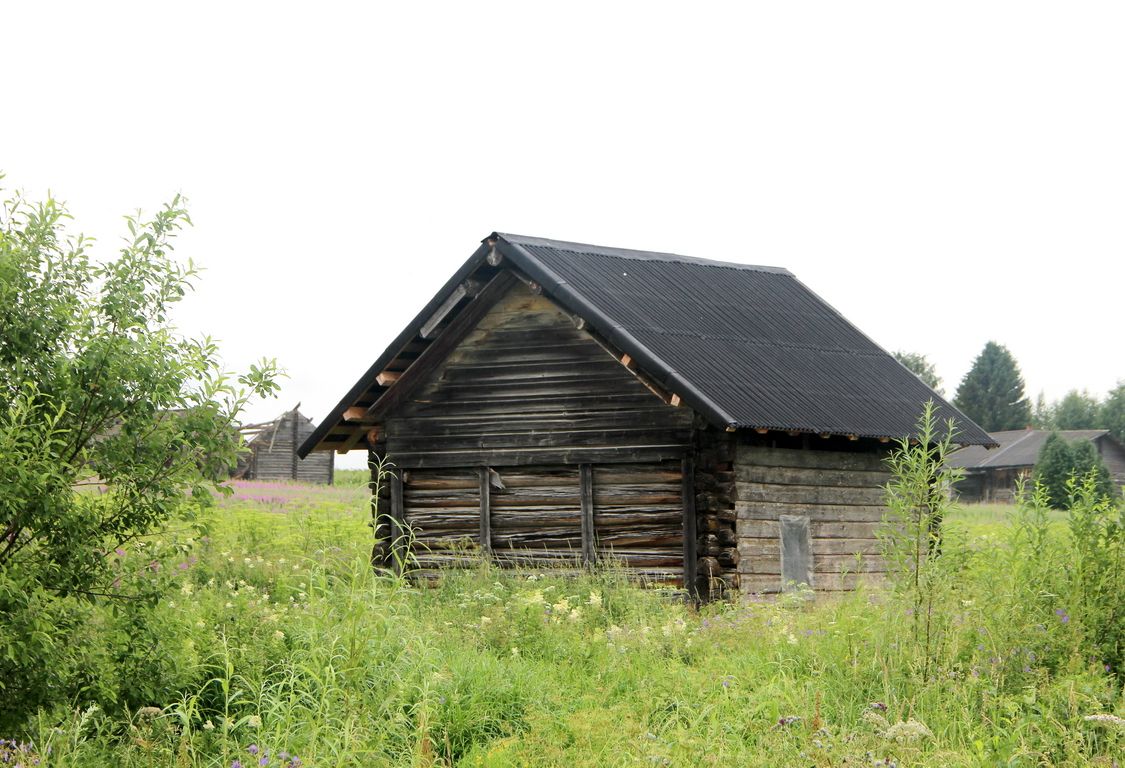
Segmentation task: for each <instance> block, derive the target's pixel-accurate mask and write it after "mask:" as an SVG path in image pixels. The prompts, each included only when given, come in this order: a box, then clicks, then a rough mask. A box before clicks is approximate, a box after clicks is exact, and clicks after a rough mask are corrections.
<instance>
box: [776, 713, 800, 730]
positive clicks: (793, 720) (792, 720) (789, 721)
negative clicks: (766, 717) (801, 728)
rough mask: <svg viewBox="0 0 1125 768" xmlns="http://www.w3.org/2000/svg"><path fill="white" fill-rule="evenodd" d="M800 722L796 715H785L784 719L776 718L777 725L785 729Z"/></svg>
mask: <svg viewBox="0 0 1125 768" xmlns="http://www.w3.org/2000/svg"><path fill="white" fill-rule="evenodd" d="M799 722H801V718H800V717H798V716H797V715H785V716H784V717H779V718H777V724H778V725H779V726H781V727H782V728H787V727H789V726H790V725H796V724H797V723H799Z"/></svg>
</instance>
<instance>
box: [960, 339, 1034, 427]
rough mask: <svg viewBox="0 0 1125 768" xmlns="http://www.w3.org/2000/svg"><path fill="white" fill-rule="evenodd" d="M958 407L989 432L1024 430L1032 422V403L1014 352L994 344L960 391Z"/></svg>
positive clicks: (975, 365)
mask: <svg viewBox="0 0 1125 768" xmlns="http://www.w3.org/2000/svg"><path fill="white" fill-rule="evenodd" d="M953 403H954V405H956V406H957V407H958V408H960V409H961V411H962V412H963V413H964V414H965V415H966V416H968V417H969V418H970V419H972V420H973V421H975V422H976V423H977V424H979V425H980V426H981V427H983V428H984V430H985V431H986V432H999V431H1002V430H1006V429H1022V428H1024V427H1026V426H1028V425H1029V424H1030V423H1031V402H1030V401H1029V400H1028V399H1027V395H1026V394H1024V385H1023V377H1022V376H1020V369H1019V366H1018V365H1017V364H1016V359H1015V358H1014V357H1012V353H1011V352H1009V351H1008V350H1007V348H1006V347H1004V346H1002V345H1000V344H997V343H996V342H995V341H990V342H988V343H987V344H985V345H984V350H982V351H981V353H980V354H979V355H977V359H976V360H974V361H973V367H972V368H971V369H970V370H969V372H968V373H966V374H965V378H963V379H962V380H961V386H960V387H958V388H957V396H956V397H955V398H954V400H953Z"/></svg>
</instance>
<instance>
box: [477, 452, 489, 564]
mask: <svg viewBox="0 0 1125 768" xmlns="http://www.w3.org/2000/svg"><path fill="white" fill-rule="evenodd" d="M478 471H479V472H480V548H481V551H482V552H484V554H486V555H487V554H489V553H490V552H492V508H491V504H490V502H489V498H490V497H491V495H492V486H491V484H490V483H489V480H488V467H480V468H479V470H478Z"/></svg>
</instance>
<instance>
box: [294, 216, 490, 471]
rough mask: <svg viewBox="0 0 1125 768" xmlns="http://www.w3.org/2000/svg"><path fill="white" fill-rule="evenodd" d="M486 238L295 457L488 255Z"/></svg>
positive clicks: (306, 449) (318, 437)
mask: <svg viewBox="0 0 1125 768" xmlns="http://www.w3.org/2000/svg"><path fill="white" fill-rule="evenodd" d="M488 240H489V238H485V239H484V240H482V241H481V244H480V247H479V248H477V249H476V251H474V252H473V255H472V256H470V257H469V258H468V260H467V261H466V262H465V263H464V264H462V265H461V268H460V269H458V270H457V272H456V273H455V274H454V275H453V277H451V278H449V280H447V281H446V283H445V285H443V286H442V287H441V290H439V291H438V292H437V293H436V294H434V297H433V298H432V299H430V301H429V303H428V304H426V306H425V307H424V308H423V309H422V311H421V312H419V313H418V315H417V316H416V317H415V318H414V319H413V320H411V321H410V325H408V326H406V328H405V329H404V330H403V331H402V333H400V334H399V335H398V336H397V337H396V338H395V340H394V341H392V342H391V344H390V346H388V347H387V348H386V349H385V350H384V351H383V354H381V355H380V356H379V358H378V359H377V360H376V361H375V362H374V363H372V365H371V367H370V368H368V369H367V372H366V373H364V374H363V376H361V377H360V379H359V381H357V382H356V383H355V385H354V386H353V387H352V388H351V389H350V390H348V393H347V394H346V395H344V397H343V399H342V400H340V402H339V403H337V404H336V407H335V408H333V409H332V410H331V411H330V412H329V413H328V415H327V416H326V417H325V418H324V420H323V421H321V422H320V424H318V425H317V428H316V429H315V430H314V431H313V433H312V434H311V435H309V436H308V437H307V438H305V441H304V442H303V443H301V447H300V448H298V449H297V455H298V456H300V457H301V458H302V459H303V458H305V457H306V456H308V455H309V454H310V453H312V451H313V450H314V449H315V448H316V446H317V444H318V443H319V442H320V441H321V440H323V439H324V436H325V435H327V434H328V431H329V430H330V429H332V427H334V426H335V425H336V422H337V421H339V420H340V417H341V416H342V415H343V413H344V411H345V410H347V409H348V408H349V407H351V404H352V403H353V402H355V400H356V398H358V397H359V396H360V395H362V394H363V393H364V392H366V391H367V390H368V389H370V388H371V385H372V384H374V383H375V377H376V376H378V375H379V374H380V373H381V372H382V370H383V366H385V365H386V364H387V363H389V362H390V361H391V360H393V359H394V357H395V355H397V354H398V353H399V351H400V350H401V349H402V348H403V347H404V346H406V344H407V343H408V342H409V341H410V340H411V339H412V338H414V336H416V335H417V334H418V331H419V329H421V327H422V325H423V324H424V323H425V322H426V320H427V318H429V316H430V315H431V314H433V312H434V310H436V309H437V308H438V307H439V306H441V303H442V302H443V301H445V299H446V297H447V296H449V294H450V293H452V292H453V290H454V289H455V288H456V287H457V286H458V285H459V284H460V283H461V281H462V280H464V279H465V278H467V277H468V276H469V275H470V274H472V273H473V272H474V271H475V270H476V269H477V268H478V267H479V266H480V265H481V264H482V263H483V262H484V260H485V257H486V256H488V252H489V251H490V250H491V249H492V247H491V246H490V245H489V244H488Z"/></svg>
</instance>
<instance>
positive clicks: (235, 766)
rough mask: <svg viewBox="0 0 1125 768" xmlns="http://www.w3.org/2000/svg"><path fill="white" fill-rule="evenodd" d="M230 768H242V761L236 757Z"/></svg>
mask: <svg viewBox="0 0 1125 768" xmlns="http://www.w3.org/2000/svg"><path fill="white" fill-rule="evenodd" d="M230 768H242V761H241V760H239V759H238V758H237V757H236V758H235V759H234V760H231V761H230Z"/></svg>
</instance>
